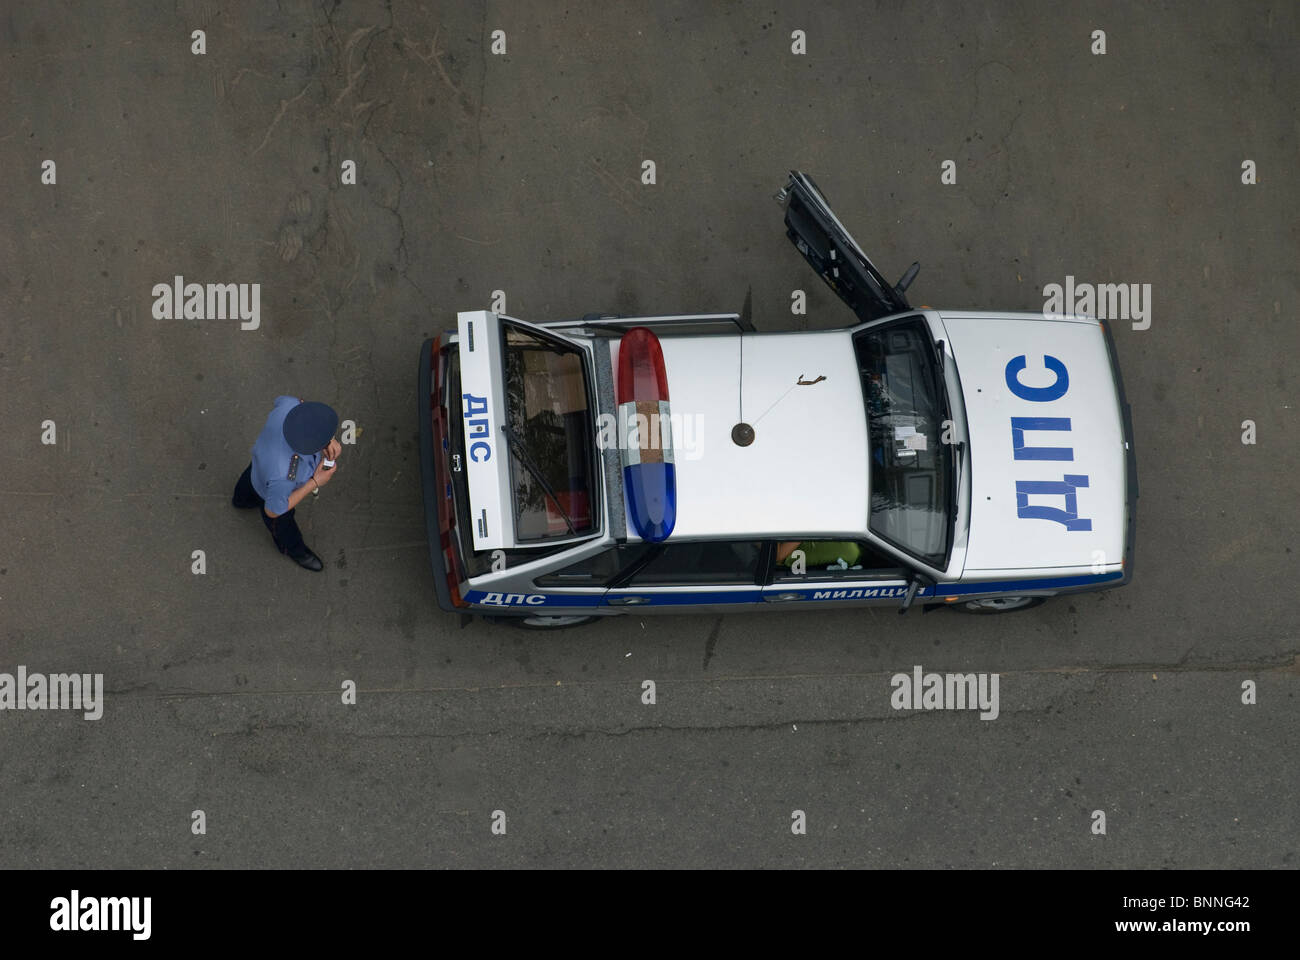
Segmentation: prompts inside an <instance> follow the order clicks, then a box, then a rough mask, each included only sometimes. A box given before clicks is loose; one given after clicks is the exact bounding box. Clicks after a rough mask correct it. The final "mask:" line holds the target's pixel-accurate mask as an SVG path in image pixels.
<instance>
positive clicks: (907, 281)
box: [894, 260, 921, 297]
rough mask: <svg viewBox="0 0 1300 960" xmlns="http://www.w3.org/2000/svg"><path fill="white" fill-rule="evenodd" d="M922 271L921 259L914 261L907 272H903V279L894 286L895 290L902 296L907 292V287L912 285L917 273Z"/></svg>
mask: <svg viewBox="0 0 1300 960" xmlns="http://www.w3.org/2000/svg"><path fill="white" fill-rule="evenodd" d="M920 272H921V263H920V261H919V260H914V261H912V265H911V266H910V267H908V268H907V273H905V274H903V279H902V280H899V281H898V283H897V284H896V285H895V286H894V292H895V293H897V294H898V295H899V296H900V297H901V296H902V295H903V294H904V293H906V292H907V288H908V287H910V286H911V285H912V281H913V280H915V279H916V275H917V274H918V273H920Z"/></svg>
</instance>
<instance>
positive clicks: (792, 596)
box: [765, 593, 803, 602]
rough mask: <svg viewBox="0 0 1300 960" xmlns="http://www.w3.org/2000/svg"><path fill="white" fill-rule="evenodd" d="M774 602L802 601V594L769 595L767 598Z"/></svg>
mask: <svg viewBox="0 0 1300 960" xmlns="http://www.w3.org/2000/svg"><path fill="white" fill-rule="evenodd" d="M765 599H767V600H771V601H773V602H784V601H786V600H802V599H803V594H802V593H769V594H768V595H767V597H766V598H765Z"/></svg>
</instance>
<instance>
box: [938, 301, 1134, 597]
mask: <svg viewBox="0 0 1300 960" xmlns="http://www.w3.org/2000/svg"><path fill="white" fill-rule="evenodd" d="M942 319H943V324H944V327H945V329H946V330H947V333H948V337H949V347H950V349H951V351H952V354H953V357H954V358H955V360H956V364H957V368H958V372H959V375H960V380H961V387H962V394H963V398H964V401H965V408H966V417H967V424H968V430H969V435H970V479H971V510H970V527H969V533H968V537H967V553H966V564H965V571H966V575H970V574H972V573H973V574H975V575H978V574H979V573H980V571H990V572H992V571H1011V570H1025V569H1042V568H1087V569H1086V570H1081V571H1080V572H1093V573H1103V572H1110V571H1113V570H1118V569H1120V564H1121V560H1122V558H1123V550H1124V532H1125V522H1126V518H1125V482H1126V474H1125V450H1124V431H1123V420H1122V412H1121V409H1120V400H1119V396H1118V389H1117V386H1116V382H1115V374H1114V371H1113V370H1112V368H1111V364H1110V359H1109V355H1108V353H1107V350H1106V342H1105V336H1104V334H1103V331H1102V329H1101V327H1100V326H1099V325H1098V323H1097V322H1096V321H1095V320H1087V319H1065V320H1057V319H1053V320H1047V319H1044V318H1043V317H1041V316H1039V315H1037V314H1022V315H1018V316H1009V315H1004V316H996V315H979V314H951V315H949V314H944V315H943V316H942ZM1045 358H1051V359H1050V360H1049V359H1045ZM1053 361H1055V362H1053ZM1061 368H1064V376H1061V374H1060V370H1061ZM1062 386H1064V387H1065V389H1064V392H1062V391H1061V387H1062ZM1035 391H1038V392H1037V393H1036V392H1035ZM1071 501H1073V502H1071Z"/></svg>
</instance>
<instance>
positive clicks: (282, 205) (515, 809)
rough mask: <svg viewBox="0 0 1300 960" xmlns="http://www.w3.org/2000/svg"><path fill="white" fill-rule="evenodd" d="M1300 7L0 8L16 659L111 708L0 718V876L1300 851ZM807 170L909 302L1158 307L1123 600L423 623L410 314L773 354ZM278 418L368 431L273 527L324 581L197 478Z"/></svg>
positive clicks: (229, 476) (416, 337) (816, 304)
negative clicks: (327, 421)
mask: <svg viewBox="0 0 1300 960" xmlns="http://www.w3.org/2000/svg"><path fill="white" fill-rule="evenodd" d="M1297 28H1298V24H1297V9H1296V7H1295V5H1294V4H1289V3H1280V2H1279V3H1271V4H1270V3H1237V2H1233V3H1227V2H1224V3H1195V4H1160V5H1157V4H1147V5H1141V6H1138V5H1129V4H1113V5H1112V4H1101V3H1082V4H1070V5H1068V6H1061V5H1057V4H1037V3H1029V2H1025V3H1002V4H993V5H990V6H989V7H987V8H977V7H976V6H974V5H968V4H963V3H945V4H938V5H923V4H901V3H880V4H850V3H828V4H818V5H811V4H810V5H803V4H775V3H771V2H765V3H749V2H733V3H726V4H696V3H687V2H681V3H655V4H646V5H640V4H630V3H597V2H591V3H586V2H571V3H566V4H562V5H560V4H548V5H542V4H527V3H514V2H512V3H495V2H494V3H491V4H487V5H474V4H462V3H455V4H453V3H447V4H442V5H437V6H430V7H426V6H425V5H421V4H415V3H411V2H406V0H395V2H393V3H392V4H391V6H389V5H385V4H383V3H377V2H376V3H349V4H347V5H346V6H338V7H334V6H332V5H330V4H329V3H328V2H327V3H326V4H325V7H324V8H322V7H321V6H320V5H316V6H312V5H308V4H298V3H292V2H285V3H283V4H277V5H275V8H273V7H272V5H269V4H252V3H250V4H247V5H244V4H225V5H222V4H217V3H211V2H181V3H179V4H176V5H174V6H173V5H172V4H161V3H159V4H156V5H154V6H152V7H148V6H145V5H138V4H132V3H127V2H116V3H108V4H103V5H97V6H96V8H95V9H93V10H91V9H87V8H85V7H84V6H82V5H73V4H27V5H6V9H5V12H4V13H3V14H0V170H3V172H4V185H3V202H2V203H0V228H2V229H0V391H2V392H0V397H2V400H0V410H2V414H0V422H2V424H3V429H2V430H0V497H2V498H3V499H2V500H0V503H2V504H3V507H2V508H0V672H4V671H8V672H12V671H14V670H15V669H16V668H17V666H18V665H20V664H21V665H25V666H26V667H27V669H28V670H29V671H45V672H62V671H76V672H86V673H96V672H102V673H103V674H104V677H105V681H104V682H105V685H106V688H107V694H106V701H105V704H104V713H103V717H102V719H100V720H98V721H88V720H85V719H82V718H81V717H80V715H73V714H69V713H66V712H21V713H20V712H10V711H5V712H3V713H0V867H17V866H38V867H52V866H61V867H81V866H89V867H189V866H205V867H237V866H326V867H345V866H403V867H423V866H430V867H443V866H451V867H473V866H509V867H539V866H602V867H609V866H638V867H639V866H674V867H718V866H722V867H753V866H765V867H774V866H775V867H779V866H795V867H839V866H865V867H885V866H904V867H921V866H958V867H986V866H999V867H1098V868H1100V867H1150V868H1162V867H1219V866H1225V867H1248V866H1263V867H1279V868H1281V867H1290V868H1295V867H1296V866H1297V865H1300V864H1297V856H1298V850H1300V840H1298V839H1297V838H1300V814H1298V807H1297V801H1296V796H1295V785H1296V783H1297V782H1300V759H1298V758H1300V721H1298V720H1297V708H1298V707H1300V704H1298V703H1297V691H1298V689H1300V682H1298V680H1300V678H1298V676H1297V653H1298V652H1300V627H1298V626H1297V613H1296V598H1295V592H1296V590H1295V584H1296V582H1297V575H1298V574H1300V569H1298V568H1297V561H1298V559H1300V558H1298V557H1297V554H1296V552H1295V550H1296V547H1297V532H1298V526H1300V523H1298V521H1297V512H1296V503H1297V499H1298V496H1297V495H1298V494H1300V482H1298V481H1297V479H1296V478H1297V475H1298V474H1300V463H1298V462H1297V460H1298V456H1297V449H1298V445H1297V413H1296V410H1297V390H1296V365H1295V363H1296V361H1295V357H1296V353H1297V348H1298V347H1300V332H1298V328H1297V300H1298V298H1300V266H1298V264H1300V230H1298V228H1297V224H1298V223H1300V218H1297V210H1298V209H1300V203H1298V201H1300V190H1298V189H1297V183H1296V176H1297V169H1296V156H1297V150H1298V148H1300V143H1297V140H1298V135H1300V126H1298V125H1297V113H1296V104H1297V102H1300V56H1297V50H1298V48H1300V43H1298V36H1300V33H1298V29H1297ZM197 29H202V30H204V31H205V39H206V52H205V53H204V54H202V55H197V54H195V53H192V52H191V43H192V40H191V32H192V31H193V30H197ZM1098 29H1100V30H1104V31H1105V33H1106V47H1107V49H1106V53H1105V55H1094V54H1093V53H1091V51H1090V48H1091V46H1092V44H1093V40H1092V33H1093V31H1094V30H1098ZM494 30H503V31H505V38H506V45H507V46H506V53H505V54H504V55H494V54H492V53H491V52H490V45H491V43H492V33H493V31H494ZM794 30H802V31H805V34H806V43H807V52H806V53H805V54H803V55H795V54H793V53H792V52H791V42H792V41H791V33H792V31H794ZM647 159H649V160H653V161H654V162H655V164H656V180H657V182H656V183H655V184H653V185H643V184H642V182H641V171H642V166H641V165H642V161H644V160H647ZM949 159H950V160H953V161H954V163H955V170H956V173H957V182H956V184H952V185H945V184H942V183H941V182H940V173H941V164H942V163H943V161H945V160H949ZM45 160H54V161H55V162H56V165H57V166H56V176H57V181H56V182H55V183H54V184H43V183H42V182H41V172H42V163H43V161H45ZM346 160H353V161H355V163H356V167H357V183H356V184H355V185H344V184H342V183H341V182H340V169H341V164H343V162H344V161H346ZM1245 160H1252V161H1254V163H1255V165H1256V169H1257V178H1258V182H1257V183H1255V184H1253V185H1245V184H1243V183H1242V163H1243V161H1245ZM790 168H799V169H802V170H805V171H807V172H810V173H812V174H813V175H814V176H815V177H816V178H817V180H818V182H819V183H820V184H821V186H822V187H823V188H824V189H825V191H826V193H827V195H828V196H829V198H830V200H831V202H832V205H833V206H834V208H835V210H836V212H837V213H838V214H839V216H840V217H841V219H843V220H844V221H845V222H846V223H847V225H848V226H849V228H850V229H851V230H852V231H853V232H854V233H855V234H856V236H857V238H858V239H859V240H860V241H861V242H862V243H863V245H864V246H865V247H866V248H867V251H868V253H869V254H870V255H871V256H872V257H873V259H874V260H875V261H876V263H877V265H879V266H880V267H881V269H882V270H883V271H884V272H885V273H886V274H889V275H898V274H901V273H902V272H903V270H904V269H905V268H906V266H907V265H908V263H910V262H911V261H912V260H913V259H919V260H920V261H921V262H922V271H921V274H920V276H919V278H918V279H917V280H916V283H915V284H914V286H913V287H912V289H911V290H910V291H909V297H910V298H911V299H912V301H913V302H914V303H924V304H931V305H935V306H945V307H951V308H959V309H960V308H974V307H1001V308H1009V309H1023V310H1039V309H1041V308H1042V306H1043V293H1042V290H1043V287H1044V286H1045V285H1046V284H1049V283H1063V282H1064V280H1065V277H1066V276H1067V275H1072V276H1074V277H1075V278H1076V279H1078V280H1079V281H1087V282H1093V283H1104V282H1115V283H1118V282H1124V283H1149V284H1151V286H1152V315H1151V324H1150V327H1149V329H1146V330H1133V329H1132V328H1131V326H1130V325H1129V324H1127V323H1118V324H1116V325H1115V327H1116V339H1117V343H1118V350H1119V354H1120V357H1121V364H1122V366H1123V369H1124V375H1125V379H1126V383H1127V387H1128V392H1129V398H1130V401H1131V403H1132V405H1133V415H1134V421H1135V432H1136V437H1137V449H1138V460H1139V471H1140V476H1141V485H1142V498H1141V504H1140V521H1139V535H1138V547H1137V563H1136V570H1137V575H1136V578H1135V580H1134V582H1133V583H1132V584H1131V585H1130V586H1128V587H1126V588H1124V589H1123V590H1120V591H1115V592H1110V593H1102V594H1088V595H1083V596H1078V597H1073V598H1066V599H1060V600H1057V601H1054V602H1050V603H1048V604H1047V605H1045V606H1043V607H1041V608H1038V609H1034V610H1030V611H1025V612H1021V613H1017V614H1014V615H1009V616H1004V617H991V618H975V617H963V616H960V615H955V614H952V613H948V612H941V613H935V614H930V615H925V616H922V615H920V613H919V611H915V612H914V613H913V614H912V615H910V616H908V617H906V618H902V617H898V616H896V615H894V613H893V611H892V610H888V609H876V610H863V611H857V612H853V611H840V612H828V611H823V612H813V613H804V614H802V615H799V614H795V613H774V614H765V615H761V616H760V615H735V616H726V617H708V618H693V617H638V616H628V617H623V618H618V619H614V620H612V621H610V622H605V623H601V624H598V625H595V626H591V627H586V628H583V629H580V630H577V631H573V632H570V633H560V634H553V635H530V634H526V633H524V632H522V631H517V630H512V629H507V628H501V627H495V626H491V625H487V624H482V623H475V624H473V625H471V626H469V627H467V628H465V629H461V628H460V627H459V625H458V623H457V620H456V618H455V617H452V616H449V615H445V614H442V613H440V612H439V610H438V609H437V606H436V604H435V602H434V598H433V589H432V582H431V577H430V573H429V568H428V561H427V553H426V549H425V545H424V539H423V537H424V532H423V520H422V508H421V502H420V489H419V465H418V462H417V446H418V439H417V428H416V423H415V420H414V391H415V363H416V356H417V351H418V349H419V345H420V343H421V341H422V340H423V338H425V337H426V336H429V335H431V334H433V333H435V332H437V331H439V330H441V329H444V328H447V327H448V326H451V325H453V324H454V317H455V312H456V311H457V310H464V309H484V308H487V307H488V305H489V299H490V297H491V296H492V292H493V291H494V290H502V291H504V292H505V295H506V298H507V312H509V313H511V314H512V315H515V316H519V317H522V318H524V319H530V320H541V321H545V320H552V319H560V318H565V317H572V316H578V315H580V314H583V313H587V312H591V311H610V312H618V313H623V314H635V313H638V312H649V313H660V312H662V313H667V312H676V311H701V312H707V311H729V310H738V309H739V308H740V305H741V302H742V300H743V298H744V296H745V292H746V290H747V289H748V288H751V287H752V290H753V297H754V321H755V323H756V324H757V326H758V327H759V329H761V330H778V329H792V328H797V327H801V326H806V327H809V328H823V327H824V328H829V327H836V326H843V325H845V324H847V323H849V322H851V321H852V316H851V314H850V313H849V312H848V310H847V309H846V308H845V307H844V306H843V305H842V304H841V303H840V302H839V301H838V300H836V299H835V298H834V296H833V295H832V294H831V293H830V292H829V291H828V290H827V289H826V288H825V287H824V286H823V285H822V284H821V282H820V281H819V280H818V279H817V278H816V277H815V275H813V274H812V272H811V271H810V270H809V268H808V267H807V265H806V264H805V263H804V262H803V260H802V259H801V258H800V257H799V256H798V255H797V254H796V253H795V251H793V250H792V249H791V248H790V246H789V244H788V242H787V241H786V239H785V237H784V234H783V229H782V225H781V214H780V210H779V208H778V207H777V206H776V205H775V204H773V203H772V201H771V195H772V194H773V193H774V192H775V191H776V189H777V188H778V187H780V186H781V185H782V183H783V182H784V178H785V174H786V171H787V170H788V169H790ZM178 274H179V275H183V276H184V277H185V278H186V280H187V281H197V282H203V283H207V282H222V283H251V282H258V283H260V284H261V315H260V326H259V328H258V329H256V330H247V331H246V330H241V329H240V325H239V322H238V321H236V320H185V319H179V320H159V319H155V317H154V315H153V310H152V307H153V294H152V292H151V291H152V288H153V285H154V284H156V283H160V282H164V283H165V282H169V281H170V280H171V278H172V277H174V276H175V275H178ZM795 289H803V290H806V291H807V293H808V298H809V310H808V314H807V316H802V317H800V316H792V315H791V313H790V310H789V305H790V295H791V291H792V290H795ZM284 393H289V394H295V395H298V396H308V397H312V398H314V399H319V400H323V401H326V402H328V403H330V404H332V405H334V406H335V407H336V408H337V409H338V410H339V411H340V413H341V415H342V416H343V417H345V418H347V419H351V420H353V421H355V423H356V424H357V425H358V426H359V428H360V430H359V436H358V442H357V443H356V444H355V445H354V446H350V447H349V448H347V449H346V451H345V453H344V455H343V458H342V459H341V460H340V473H339V475H338V478H337V479H335V480H334V481H333V482H332V483H331V484H330V486H329V487H328V488H327V489H326V491H325V493H323V494H322V495H321V496H320V498H319V499H318V500H317V501H316V502H312V503H309V504H307V505H305V507H304V509H302V510H300V511H299V513H300V516H302V518H303V520H304V521H305V522H304V523H303V527H304V530H305V533H306V536H307V541H308V543H309V544H311V545H312V546H313V547H314V548H315V549H316V550H317V552H318V553H320V554H321V556H322V557H323V558H324V559H325V560H326V562H327V572H326V573H325V574H323V575H314V574H309V573H306V572H304V571H302V570H299V569H298V568H297V567H296V566H294V565H293V564H292V563H290V562H289V561H287V560H286V559H284V558H283V557H281V556H280V555H279V554H277V553H276V552H275V550H274V549H273V548H272V546H271V544H270V543H269V541H268V539H267V537H266V534H265V531H264V530H263V529H262V527H261V525H260V524H259V523H258V522H257V520H256V519H255V518H254V517H252V516H250V515H249V514H248V513H244V512H239V511H235V510H233V509H231V507H230V505H229V496H230V491H231V488H232V487H233V485H234V482H235V479H236V477H237V476H238V474H239V472H240V470H242V468H243V467H244V465H245V464H246V463H247V460H248V458H247V450H248V447H249V445H250V444H251V442H252V440H253V438H254V436H255V435H256V433H257V431H258V430H259V429H260V426H261V423H262V421H263V419H264V418H265V416H266V413H267V412H268V410H269V407H270V402H271V399H272V398H273V397H275V396H276V395H278V394H284ZM47 420H52V421H54V423H55V427H56V442H55V443H53V444H43V443H42V442H41V435H42V431H43V427H42V423H43V422H44V421H47ZM1245 420H1251V421H1253V422H1254V424H1255V429H1256V432H1257V442H1256V443H1254V444H1253V445H1247V444H1243V443H1242V432H1243V428H1242V423H1243V421H1245ZM809 483H810V484H811V485H812V487H813V488H815V481H809ZM194 550H203V551H205V554H206V559H207V572H206V574H204V575H202V576H198V575H194V574H193V573H191V554H192V551H194ZM917 664H920V665H922V666H923V667H924V669H925V670H926V671H931V670H934V671H941V672H942V671H962V672H965V671H988V672H996V673H998V674H999V676H1000V696H1001V712H1000V716H999V717H998V718H997V719H996V720H991V721H982V720H980V719H979V718H978V717H977V716H975V715H974V714H972V713H970V712H945V711H933V712H905V711H896V710H893V709H891V707H890V703H889V697H890V693H891V687H890V677H891V675H893V674H894V673H897V672H910V671H911V670H912V668H913V666H914V665H917ZM646 679H653V680H655V681H656V683H657V687H658V701H657V703H656V704H655V705H653V706H647V705H644V704H642V702H641V698H640V695H641V684H642V681H643V680H646ZM346 680H352V681H354V682H355V683H356V685H357V687H358V691H359V693H358V699H357V703H356V704H355V705H344V704H343V703H342V702H341V700H342V698H341V696H340V687H341V684H342V683H343V682H344V681H346ZM1247 680H1250V681H1254V682H1255V684H1256V685H1257V702H1256V703H1254V704H1252V705H1247V704H1243V703H1242V684H1243V682H1244V681H1247ZM195 810H202V811H204V814H205V816H206V831H207V832H206V833H205V834H203V835H195V834H194V833H193V832H192V830H191V814H192V812H193V811H195ZM498 810H499V811H503V812H504V815H505V822H506V825H507V827H506V832H505V834H504V835H499V834H494V833H493V831H492V829H491V828H492V823H493V811H498ZM795 810H801V811H804V813H805V815H806V820H807V833H806V835H795V834H794V833H793V832H792V830H791V823H792V812H793V811H795ZM1096 810H1101V811H1104V813H1105V815H1106V827H1107V829H1106V833H1105V835H1104V836H1103V835H1097V834H1094V833H1093V830H1092V826H1093V822H1094V821H1093V811H1096Z"/></svg>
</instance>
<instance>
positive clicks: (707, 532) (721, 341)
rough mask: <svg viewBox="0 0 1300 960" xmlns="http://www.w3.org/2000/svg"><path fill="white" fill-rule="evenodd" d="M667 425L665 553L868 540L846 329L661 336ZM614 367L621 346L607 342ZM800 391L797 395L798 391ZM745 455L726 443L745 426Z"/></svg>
mask: <svg viewBox="0 0 1300 960" xmlns="http://www.w3.org/2000/svg"><path fill="white" fill-rule="evenodd" d="M660 343H661V346H662V349H663V355H664V366H665V369H666V371H667V377H668V393H669V397H670V403H671V410H672V416H673V419H674V437H675V449H674V454H673V460H674V463H675V469H676V476H677V523H676V526H675V528H674V530H673V533H672V535H671V537H670V538H669V542H672V541H673V540H684V539H702V538H709V539H712V538H739V537H745V538H748V537H753V538H754V539H760V538H771V537H780V536H795V537H804V536H808V537H811V536H837V535H838V536H843V535H850V534H854V533H861V532H862V531H865V530H866V526H867V515H868V507H869V496H868V490H869V483H868V444H867V420H866V411H865V409H864V405H863V400H862V386H861V381H860V378H859V373H858V367H857V360H856V357H855V354H854V350H853V342H852V338H851V334H850V332H849V331H847V330H832V331H817V332H805V333H773V334H755V333H750V334H746V335H745V336H744V337H743V358H744V359H743V374H742V362H741V356H742V337H740V336H739V335H735V334H731V335H720V336H719V335H714V336H670V335H664V334H661V335H660ZM611 353H612V359H613V361H614V363H615V364H617V362H618V359H617V358H618V343H617V341H612V342H611ZM801 379H802V380H803V381H805V383H804V384H802V385H801V384H799V382H798V381H800V380H801ZM742 407H743V417H744V421H745V422H747V423H749V424H750V425H751V426H752V427H753V428H754V441H753V443H752V444H750V445H749V446H746V447H741V446H738V445H737V444H736V443H734V442H733V441H732V439H731V431H732V427H734V426H735V425H736V424H737V423H738V422H739V421H740V418H741V409H742Z"/></svg>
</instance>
